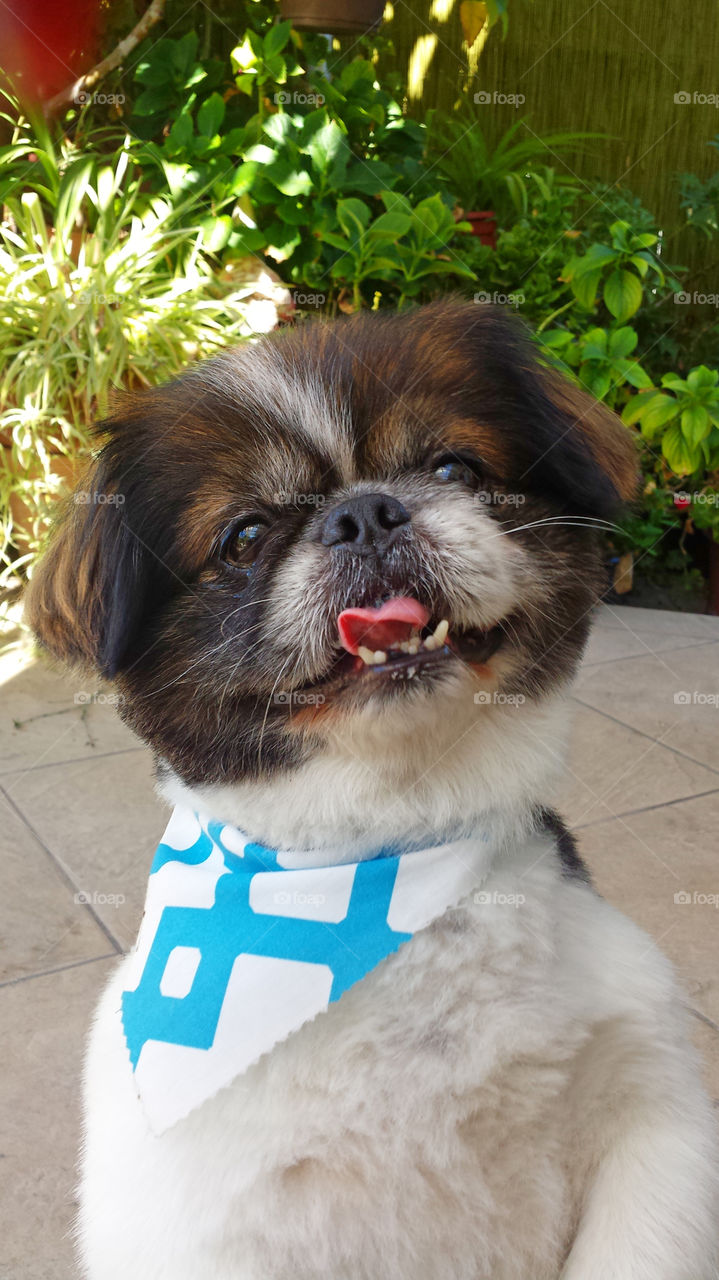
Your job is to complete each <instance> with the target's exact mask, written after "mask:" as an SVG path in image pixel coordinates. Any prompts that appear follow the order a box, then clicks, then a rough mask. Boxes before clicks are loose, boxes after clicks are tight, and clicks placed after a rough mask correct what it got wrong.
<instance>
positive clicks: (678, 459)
mask: <svg viewBox="0 0 719 1280" xmlns="http://www.w3.org/2000/svg"><path fill="white" fill-rule="evenodd" d="M662 453H663V454H664V457H665V458H666V460H667V462H668V463H669V466H670V467H671V469H672V471H674V472H675V474H676V475H678V476H686V475H689V474H690V473H691V472H692V471H696V470H697V468H698V467H699V465H700V463H701V456H702V455H701V452H700V450H698V449H692V448H691V447H690V446H689V445H688V444H687V442H686V440H685V438H684V435H683V433H682V429H681V427H680V425H679V423H678V422H675V423H673V425H672V426H671V427H668V428H667V430H666V431H665V432H664V435H663V436H662Z"/></svg>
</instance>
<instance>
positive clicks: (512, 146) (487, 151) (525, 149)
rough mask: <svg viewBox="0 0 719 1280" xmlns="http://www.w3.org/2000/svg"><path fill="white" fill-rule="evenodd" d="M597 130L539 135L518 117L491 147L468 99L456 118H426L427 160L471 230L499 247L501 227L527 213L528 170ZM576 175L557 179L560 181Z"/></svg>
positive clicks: (569, 182) (566, 182)
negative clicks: (433, 167)
mask: <svg viewBox="0 0 719 1280" xmlns="http://www.w3.org/2000/svg"><path fill="white" fill-rule="evenodd" d="M596 136H598V135H595V134H586V133H550V134H546V135H545V136H544V137H539V136H537V135H536V134H534V133H531V132H529V131H528V130H527V128H526V126H525V121H524V119H520V120H515V122H514V123H513V124H511V125H510V126H509V128H508V129H507V130H506V132H505V133H504V134H502V136H501V138H500V139H499V141H498V142H497V143H496V145H494V146H492V145H491V144H490V143H489V142H488V141H487V138H486V137H485V135H484V132H483V130H482V125H481V122H480V119H479V116H478V114H477V113H476V112H475V111H473V110H472V108H471V107H470V106H469V104H468V103H467V102H465V103H464V105H463V106H462V108H461V109H460V111H459V112H458V113H457V114H456V115H455V116H449V115H447V114H445V113H444V112H441V111H432V112H430V113H429V119H428V138H429V141H428V147H427V158H428V160H429V161H430V162H433V163H434V165H435V166H436V171H437V172H438V173H439V175H440V177H441V180H442V183H443V185H444V187H445V188H446V189H447V191H448V192H449V193H450V194H451V195H452V196H454V198H455V199H456V200H457V203H458V205H459V209H460V214H461V217H462V218H463V219H465V220H466V221H467V222H469V223H470V224H471V227H472V234H473V235H475V236H477V237H478V238H479V239H480V240H481V242H482V243H483V244H486V245H489V247H490V248H492V249H494V248H495V247H496V239H497V226H498V225H504V224H506V223H508V222H511V221H512V220H513V218H515V217H518V216H521V215H522V214H524V213H526V212H527V208H528V203H529V197H528V194H527V183H526V177H527V170H528V169H530V168H531V167H532V165H536V164H544V163H546V161H547V159H548V156H549V155H551V154H554V155H556V154H557V152H561V151H568V150H570V149H572V148H576V147H577V146H578V145H580V144H581V143H582V142H583V141H584V140H586V139H587V138H589V137H596ZM574 181H575V180H574V179H573V178H571V177H567V178H561V177H559V178H556V179H555V182H556V183H557V184H559V185H561V184H563V185H566V186H572V185H574Z"/></svg>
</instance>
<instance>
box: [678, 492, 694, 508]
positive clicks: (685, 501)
mask: <svg viewBox="0 0 719 1280" xmlns="http://www.w3.org/2000/svg"><path fill="white" fill-rule="evenodd" d="M691 505H692V500H691V498H690V497H689V495H688V494H687V493H675V494H674V506H675V507H676V509H677V511H688V510H689V508H690V506H691Z"/></svg>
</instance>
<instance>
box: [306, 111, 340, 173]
mask: <svg viewBox="0 0 719 1280" xmlns="http://www.w3.org/2000/svg"><path fill="white" fill-rule="evenodd" d="M346 146H347V143H346V141H345V135H344V134H343V132H342V130H341V129H340V127H339V125H338V124H337V122H336V121H335V120H327V122H326V124H324V125H322V127H321V128H320V129H318V130H317V131H316V132H315V133H314V134H313V135H312V137H311V138H310V139H309V140H308V141H307V142H306V143H305V145H304V146H303V147H302V148H301V149H302V151H304V152H306V153H307V155H308V156H310V158H311V160H312V163H313V164H314V166H315V168H316V169H317V171H318V173H327V171H328V169H329V168H330V167H331V165H332V163H333V162H334V160H335V159H336V157H337V154H338V152H340V151H341V150H343V149H345V148H346Z"/></svg>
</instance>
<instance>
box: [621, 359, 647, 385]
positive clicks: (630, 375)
mask: <svg viewBox="0 0 719 1280" xmlns="http://www.w3.org/2000/svg"><path fill="white" fill-rule="evenodd" d="M616 368H617V369H618V370H619V372H620V373H621V374H622V376H623V378H624V381H625V382H628V383H629V385H630V387H636V388H637V390H638V391H649V390H650V388H651V387H652V385H653V384H652V380H651V378H650V377H649V374H648V373H645V372H644V370H643V369H642V366H641V365H640V364H637V362H636V360H618V361H617V364H616Z"/></svg>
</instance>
